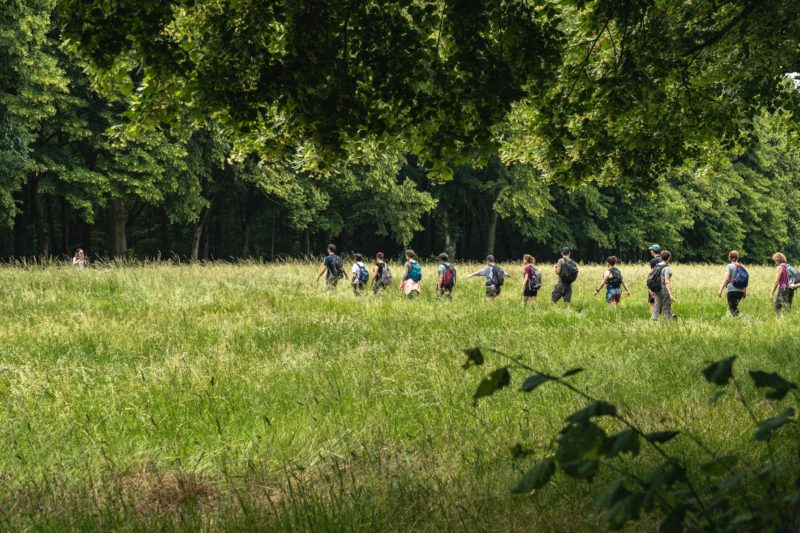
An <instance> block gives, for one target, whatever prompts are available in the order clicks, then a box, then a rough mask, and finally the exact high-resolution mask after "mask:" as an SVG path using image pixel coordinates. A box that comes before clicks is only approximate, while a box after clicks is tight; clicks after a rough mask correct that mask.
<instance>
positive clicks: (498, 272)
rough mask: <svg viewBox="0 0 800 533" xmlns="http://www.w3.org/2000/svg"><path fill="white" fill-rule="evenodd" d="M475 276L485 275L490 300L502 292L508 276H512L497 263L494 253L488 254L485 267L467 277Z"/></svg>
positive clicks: (487, 296)
mask: <svg viewBox="0 0 800 533" xmlns="http://www.w3.org/2000/svg"><path fill="white" fill-rule="evenodd" d="M475 276H483V277H484V278H486V298H487V299H488V300H494V299H495V298H496V297H497V296H498V295H499V294H500V290H501V289H502V288H503V284H504V283H505V280H506V278H510V277H511V276H510V275H509V274H507V273H506V271H505V270H503V269H502V268H500V267H499V266H498V265H497V264H496V263H495V261H494V256H493V255H487V256H486V266H485V267H483V268H482V269H480V270H478V271H477V272H473V273H472V274H470V275H469V276H467V277H469V278H473V277H475Z"/></svg>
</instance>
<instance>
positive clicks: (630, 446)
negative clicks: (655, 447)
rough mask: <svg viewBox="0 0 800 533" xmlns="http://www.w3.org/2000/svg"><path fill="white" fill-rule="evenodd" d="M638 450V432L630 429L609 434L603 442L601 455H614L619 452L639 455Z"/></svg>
mask: <svg viewBox="0 0 800 533" xmlns="http://www.w3.org/2000/svg"><path fill="white" fill-rule="evenodd" d="M639 450H640V445H639V434H638V433H636V432H635V431H634V430H632V429H627V430H625V431H622V432H620V433H617V434H616V435H611V436H610V437H607V438H606V439H605V441H604V442H603V455H605V456H606V457H616V456H618V455H619V454H621V453H629V454H631V455H639Z"/></svg>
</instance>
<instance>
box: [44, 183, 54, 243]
mask: <svg viewBox="0 0 800 533" xmlns="http://www.w3.org/2000/svg"><path fill="white" fill-rule="evenodd" d="M44 212H45V217H46V218H47V255H50V254H51V253H53V251H54V248H56V246H55V245H54V244H53V243H54V241H55V240H56V239H57V237H56V221H55V217H54V216H53V197H52V196H50V195H49V194H45V195H44ZM56 253H57V252H56Z"/></svg>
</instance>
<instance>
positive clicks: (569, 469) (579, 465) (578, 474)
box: [560, 459, 600, 480]
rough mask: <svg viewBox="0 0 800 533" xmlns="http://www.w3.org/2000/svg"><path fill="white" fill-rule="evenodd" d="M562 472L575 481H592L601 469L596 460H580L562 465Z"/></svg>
mask: <svg viewBox="0 0 800 533" xmlns="http://www.w3.org/2000/svg"><path fill="white" fill-rule="evenodd" d="M560 464H561V470H563V471H564V473H565V474H567V475H568V476H571V477H574V478H575V479H586V480H591V479H592V478H593V477H594V475H595V474H596V473H597V470H598V469H599V466H600V463H599V462H598V461H597V460H596V459H579V460H575V461H568V462H566V463H560Z"/></svg>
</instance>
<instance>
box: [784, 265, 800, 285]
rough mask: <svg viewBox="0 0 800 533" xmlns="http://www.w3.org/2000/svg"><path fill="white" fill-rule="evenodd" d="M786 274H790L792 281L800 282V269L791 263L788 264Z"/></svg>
mask: <svg viewBox="0 0 800 533" xmlns="http://www.w3.org/2000/svg"><path fill="white" fill-rule="evenodd" d="M786 275H787V276H789V281H790V282H791V283H800V270H797V269H796V268H795V267H793V266H792V265H790V264H788V263H787V264H786Z"/></svg>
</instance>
